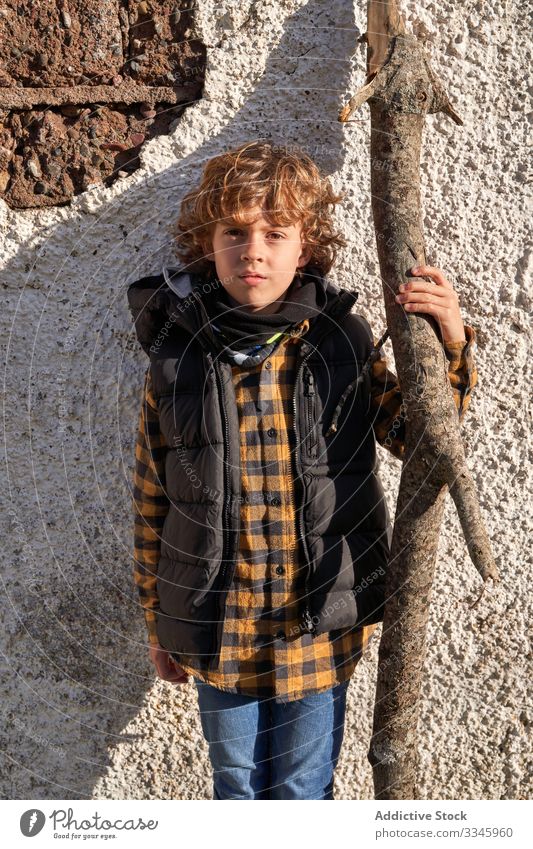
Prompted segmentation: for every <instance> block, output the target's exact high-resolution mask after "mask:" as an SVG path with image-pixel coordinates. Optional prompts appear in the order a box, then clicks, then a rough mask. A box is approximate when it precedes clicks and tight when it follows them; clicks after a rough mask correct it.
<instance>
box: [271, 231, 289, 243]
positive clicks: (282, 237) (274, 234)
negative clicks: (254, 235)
mask: <svg viewBox="0 0 533 849" xmlns="http://www.w3.org/2000/svg"><path fill="white" fill-rule="evenodd" d="M268 235H269V236H279V239H284V238H285V236H284V235H283V233H269V234H268ZM279 239H274V241H275V242H279Z"/></svg>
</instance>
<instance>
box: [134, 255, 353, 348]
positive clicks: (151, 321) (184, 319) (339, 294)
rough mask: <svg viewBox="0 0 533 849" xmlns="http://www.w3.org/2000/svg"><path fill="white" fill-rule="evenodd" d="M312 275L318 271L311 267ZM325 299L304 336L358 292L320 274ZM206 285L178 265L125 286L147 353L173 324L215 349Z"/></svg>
mask: <svg viewBox="0 0 533 849" xmlns="http://www.w3.org/2000/svg"><path fill="white" fill-rule="evenodd" d="M312 271H313V273H314V274H320V272H318V269H316V268H313V270H312ZM320 278H321V280H322V284H323V286H324V289H325V292H326V296H327V302H326V306H325V307H324V310H323V311H322V313H321V314H320V315H319V316H317V317H316V319H314V320H313V322H312V323H311V328H310V330H309V331H308V333H307V334H306V338H309V337H312V335H313V334H314V332H315V331H316V328H317V326H319V327H321V326H323V324H324V322H325V321H327V320H328V318H329V319H337V318H338V317H339V316H340V315H341V314H342V315H344V314H345V313H348V312H349V311H350V309H351V308H352V306H353V305H354V303H355V302H356V300H357V298H358V296H359V295H358V293H357V292H349V291H348V290H346V289H339V288H338V287H337V286H335V285H334V284H333V283H332V282H331V281H329V280H328V279H327V277H325V276H324V275H321V274H320ZM206 285H209V283H208V281H207V280H206V278H205V277H203V276H202V275H199V274H194V273H192V272H187V271H183V270H181V269H180V268H178V267H173V266H163V268H162V270H161V273H160V274H156V275H153V276H149V277H141V278H140V279H139V280H136V281H135V282H133V283H131V284H130V285H129V286H128V289H127V297H128V304H129V308H130V311H131V314H132V317H133V321H134V324H135V332H136V334H137V339H138V340H139V343H140V345H141V347H142V348H143V350H144V351H145V353H146V354H148V356H149V355H150V347H151V346H152V345H153V344H154V343H155V342H156V340H157V339H158V337H161V334H164V335H165V336H166V335H168V333H169V332H170V329H171V327H172V326H176V325H177V326H178V327H183V329H184V330H186V331H187V332H188V333H190V334H191V335H193V336H195V338H197V339H198V341H200V343H201V344H202V345H204V347H207V348H209V349H212V350H213V349H214V348H215V344H214V335H213V331H212V329H211V326H210V323H209V317H208V315H207V312H206V310H205V307H204V305H203V303H202V297H201V295H202V286H206Z"/></svg>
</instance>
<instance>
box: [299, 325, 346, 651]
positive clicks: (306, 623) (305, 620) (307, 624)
mask: <svg viewBox="0 0 533 849" xmlns="http://www.w3.org/2000/svg"><path fill="white" fill-rule="evenodd" d="M333 330H335V327H329V328H328V329H327V330H326V331H325V332H324V333H323V334H322V335H321V336H320V337H319V338H318V339H317V341H316V343H315V344H314V347H312V348H311V350H310V351H309V352H308V353H307V354H305V356H304V357H302V359H301V360H300V362H299V364H298V367H297V369H296V376H295V380H294V391H293V394H292V411H293V432H294V436H295V442H296V440H297V438H298V434H297V433H296V417H297V410H296V392H297V387H298V379H299V376H300V371H301V370H302V369H303V368H306V369H307V371H308V372H309V374H311V370H310V369H309V367H308V366H307V365H306V362H307V360H308V359H309V357H310V356H311V354H312V353H313V351H316V349H317V348H318V345H319V343H320V342H322V341H323V340H324V339H325V337H326V336H327V335H328V334H329V333H332V332H333ZM311 378H312V374H311ZM313 393H314V389H313ZM305 394H306V393H305V389H304V395H305ZM298 456H299V455H298V446H297V447H296V449H295V451H294V452H293V463H294V469H295V475H294V480H295V481H296V478H297V477H301V475H302V469H301V467H300V462H299V459H298ZM302 489H303V484H302ZM291 493H292V488H291ZM293 504H294V502H293ZM294 512H295V513H296V516H297V524H298V532H299V534H300V540H301V542H302V547H303V549H304V553H305V557H306V560H307V574H306V576H305V590H304V592H305V606H304V609H303V612H302V625H303V627H304V629H305V630H306V631H307V632H308V633H310V634H312V633H313V632H314V630H315V625H314V623H313V620H312V617H311V612H310V610H309V601H308V597H309V593H308V591H307V585H308V577H309V571H310V569H311V558H310V556H309V549H308V547H307V540H306V536H305V529H304V523H303V509H302V505H301V504H300V505H294Z"/></svg>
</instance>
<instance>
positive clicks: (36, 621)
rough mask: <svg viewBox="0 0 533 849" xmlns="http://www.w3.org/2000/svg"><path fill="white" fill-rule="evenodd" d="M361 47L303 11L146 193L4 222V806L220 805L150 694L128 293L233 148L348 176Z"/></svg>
mask: <svg viewBox="0 0 533 849" xmlns="http://www.w3.org/2000/svg"><path fill="white" fill-rule="evenodd" d="M350 14H351V13H350ZM252 25H253V24H251V26H252ZM258 27H264V24H263V23H259V24H258ZM359 35H360V32H359V31H358V29H357V27H355V25H353V24H344V25H343V26H342V27H339V26H338V25H337V26H335V25H334V23H333V21H332V18H331V16H329V15H328V13H327V11H326V12H324V9H323V6H322V4H321V3H319V2H318V0H314V2H310V3H308V4H307V5H306V6H304V7H302V8H300V9H299V10H298V11H297V12H296V13H295V14H294V15H293V16H291V17H289V18H287V20H286V22H285V26H284V34H283V37H282V38H281V40H280V42H279V44H278V45H277V47H276V48H275V49H274V50H273V51H272V53H271V55H270V57H269V59H268V64H267V67H266V70H265V73H264V75H263V77H262V79H261V80H260V81H259V82H258V85H257V87H256V88H255V90H254V92H253V93H252V94H250V96H249V97H248V99H247V100H246V102H245V103H244V104H243V106H242V107H241V108H240V109H239V110H238V111H237V112H236V113H235V114H234V115H233V116H232V117H231V119H230V120H229V121H228V123H227V125H226V126H225V127H224V128H223V129H222V130H221V131H220V132H219V133H218V135H217V136H216V137H211V138H209V139H208V141H206V143H205V144H204V145H201V146H200V147H198V149H197V150H195V151H194V154H192V155H190V156H188V157H185V158H184V159H183V160H181V161H180V162H179V163H178V164H177V165H173V166H172V167H171V168H170V169H168V170H167V171H165V172H162V173H159V174H157V175H156V176H155V177H153V178H152V177H150V178H149V177H147V178H146V180H145V181H144V182H143V183H141V184H137V185H136V184H135V182H134V181H135V179H136V177H135V176H133V177H131V178H130V179H131V181H132V186H131V188H130V189H129V190H126V191H125V192H124V193H123V194H121V195H120V197H117V198H116V199H114V200H113V201H112V202H110V203H108V204H107V205H106V204H105V203H102V204H100V205H99V206H98V207H96V204H94V201H92V202H91V200H90V193H88V195H87V196H83V195H82V196H81V197H80V198H78V199H77V202H76V203H74V204H73V207H72V210H73V214H71V215H69V214H68V211H67V210H68V207H64V208H63V209H62V210H61V213H62V214H59V211H58V212H57V213H54V216H55V223H54V225H53V226H52V227H51V228H50V230H48V231H45V230H44V227H43V228H41V229H40V231H39V233H38V234H37V236H36V237H35V238H33V237H32V238H30V239H29V238H28V237H27V236H26V237H25V236H24V233H23V230H22V226H25V222H26V221H28V220H31V219H30V218H29V216H30V215H32V216H33V215H34V214H35V213H33V212H32V213H22V214H21V215H20V216H18V215H17V217H16V218H15V216H14V214H13V213H12V214H11V219H12V220H13V221H16V225H15V226H16V227H17V228H19V232H18V234H17V235H14V234H13V233H11V234H10V232H9V228H5V227H4V232H5V235H6V237H7V238H8V239H9V238H10V237H11V238H12V239H13V240H15V239H17V238H18V239H20V242H21V244H22V248H21V249H20V250H19V251H18V253H17V254H16V255H14V256H12V257H11V258H9V259H8V260H7V261H6V265H5V266H4V270H3V274H2V282H3V289H4V292H3V294H4V298H3V309H4V316H5V319H6V324H7V328H8V333H7V335H6V338H7V341H6V350H5V359H6V363H7V366H6V371H5V375H4V378H5V386H6V400H5V414H4V415H5V438H6V470H7V482H6V485H5V487H4V490H3V501H4V505H3V510H2V513H3V516H4V519H5V524H6V530H5V540H6V547H7V549H8V552H7V556H5V557H4V563H6V564H9V566H8V568H7V569H5V570H4V601H5V604H4V611H3V619H4V629H3V631H4V634H5V637H4V640H5V645H4V649H3V653H4V657H5V660H4V669H3V678H4V686H3V691H4V694H5V699H4V706H3V708H2V711H3V716H2V720H3V721H2V723H1V726H2V732H1V733H2V737H3V738H4V739H3V741H2V750H3V753H4V763H3V769H2V779H1V781H2V789H1V794H2V797H3V798H42V799H54V798H70V799H84V798H91V797H93V796H96V797H97V798H163V799H170V798H175V799H195V798H196V799H197V798H210V796H211V787H210V779H209V775H210V770H209V766H208V761H207V750H206V746H205V744H204V742H203V738H202V737H201V733H200V726H199V719H198V716H197V710H196V695H195V690H194V688H193V686H192V685H189V686H187V687H184V688H180V689H175V688H173V687H172V686H171V685H167V684H164V683H162V682H159V681H158V682H155V681H154V673H153V668H152V666H151V664H150V663H149V661H148V656H147V655H148V653H147V647H146V636H145V629H144V624H143V617H142V613H141V610H140V607H139V601H138V596H137V591H136V589H135V587H134V585H133V578H132V550H133V507H132V492H131V486H132V483H131V481H132V467H133V446H134V438H135V431H136V425H137V418H138V415H139V411H140V399H141V391H142V378H143V373H144V370H145V368H146V366H147V364H148V361H147V359H146V357H145V355H144V354H143V352H142V351H141V349H140V347H139V345H138V343H137V341H136V338H135V333H134V329H133V326H132V324H131V319H130V315H129V311H128V308H127V301H126V288H127V285H129V283H131V282H132V281H133V280H134V279H136V278H138V277H141V276H144V275H145V274H149V273H157V272H159V271H160V268H161V265H162V264H163V263H164V262H172V260H173V259H175V257H174V256H173V253H172V250H171V245H170V244H169V238H170V237H169V232H168V226H169V223H171V222H172V220H174V219H175V217H176V216H177V213H178V210H179V203H180V199H181V197H182V196H183V194H184V193H185V192H186V191H187V190H188V189H189V188H190V187H191V186H192V185H194V184H196V183H197V181H198V179H199V177H200V173H201V171H202V168H203V166H204V164H205V162H206V161H207V160H208V159H209V158H210V157H211V156H213V155H215V154H217V153H219V152H220V151H221V150H223V149H224V148H228V147H233V146H235V145H237V144H240V143H242V142H244V141H248V140H251V139H253V138H257V137H259V136H261V137H262V138H267V139H269V140H271V141H273V142H278V143H279V144H287V145H295V144H299V145H300V146H301V147H302V148H303V149H305V150H306V152H308V153H309V154H310V155H311V156H313V157H315V158H316V159H317V161H318V162H319V163H321V164H323V163H324V162H327V167H326V168H325V170H326V171H330V170H337V169H340V168H341V167H342V158H343V155H342V150H343V144H344V134H345V132H346V130H345V129H343V127H342V126H341V125H340V124H339V123H338V122H337V114H338V110H339V108H340V107H341V105H342V104H343V103H344V102H345V99H346V92H347V90H348V88H349V74H350V60H351V57H352V55H353V53H354V50H355V41H356V38H357V37H358V36H359ZM238 37H239V36H238V33H237V35H236V38H238ZM309 44H311V45H312V46H311V47H309ZM301 63H304V64H301ZM332 68H333V69H334V73H333V74H332V73H331V69H332ZM300 74H301V76H299V75H300ZM303 78H305V82H306V83H307V81H308V85H309V88H308V89H306V90H305V93H304V92H303V91H302V90H301V89H302V88H303V86H302V79H303ZM332 78H334V80H335V87H334V88H332V85H331V79H332ZM274 88H275V89H276V91H277V94H276V95H274V92H273V89H274ZM283 88H284V89H285V92H284V97H283V99H280V94H279V92H280V90H282V89H283ZM275 97H276V98H278V99H277V100H275ZM181 120H187V117H186V115H185V116H184V118H182V119H181ZM258 125H259V131H258V130H257V126H258ZM179 132H180V130H179V125H178V127H177V128H176V130H175V134H178V133H179ZM86 197H87V198H88V201H87V202H86ZM91 203H93V204H94V209H93V208H92V207H91ZM87 211H89V213H90V214H89V215H88V214H86V213H87ZM46 214H47V215H48V216H49V215H50V213H49V212H47V213H46ZM41 215H43V213H41ZM44 221H46V218H45V217H43V222H44ZM44 226H46V225H44ZM13 229H14V228H13ZM43 233H44V238H43ZM147 243H148V244H149V245H150V251H149V252H147V251H146V249H145V248H144V246H145V245H146V244H147ZM141 245H142V246H143V250H142V257H143V261H142V263H140V262H139V261H138V259H137V254H138V253H141V247H140V246H141ZM148 254H149V255H148ZM147 255H148V258H147ZM12 280H13V281H15V282H11V281H12ZM20 280H24V284H23V285H22V286H21V284H20V282H19V281H20ZM154 685H155V689H154ZM148 696H150V701H149V700H148ZM126 728H127V729H128V733H127V734H126V733H125V732H124V729H126ZM111 767H112V769H110V768H111ZM109 774H112V778H109V777H108V775H109ZM117 776H120V782H119V783H118V779H117Z"/></svg>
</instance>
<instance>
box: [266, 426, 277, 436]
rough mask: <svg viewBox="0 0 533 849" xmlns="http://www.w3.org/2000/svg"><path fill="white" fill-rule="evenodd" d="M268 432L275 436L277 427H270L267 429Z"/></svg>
mask: <svg viewBox="0 0 533 849" xmlns="http://www.w3.org/2000/svg"><path fill="white" fill-rule="evenodd" d="M267 433H268V435H269V436H275V435H276V428H275V427H269V429H268V430H267Z"/></svg>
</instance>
